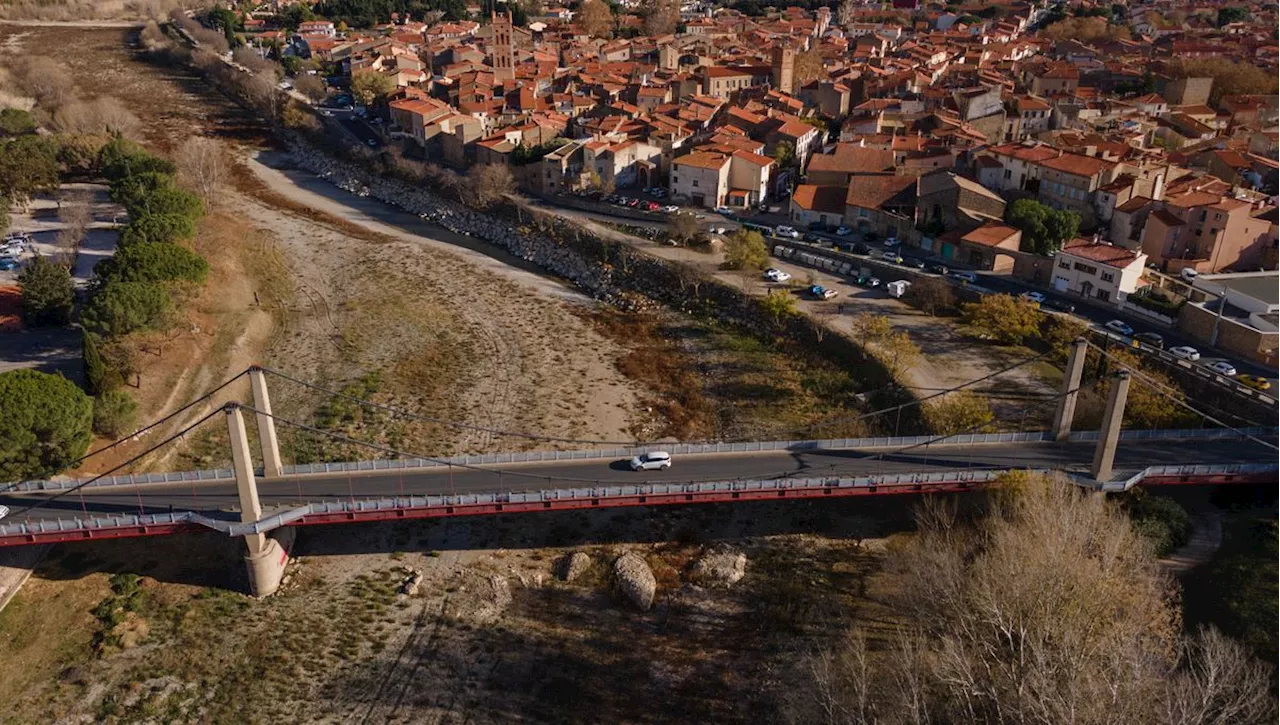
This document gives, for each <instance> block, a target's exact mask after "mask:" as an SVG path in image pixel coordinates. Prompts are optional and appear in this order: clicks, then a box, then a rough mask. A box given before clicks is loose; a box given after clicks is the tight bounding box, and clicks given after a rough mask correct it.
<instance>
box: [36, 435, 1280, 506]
mask: <svg viewBox="0 0 1280 725" xmlns="http://www.w3.org/2000/svg"><path fill="white" fill-rule="evenodd" d="M1278 432H1280V428H1266V427H1260V428H1245V429H1241V433H1244V434H1248V435H1252V436H1258V437H1264V436H1274V435H1276V434H1277V433H1278ZM1239 437H1240V433H1237V432H1236V431H1233V430H1229V429H1226V428H1191V429H1169V430H1125V431H1121V432H1120V440H1121V441H1153V440H1187V439H1194V440H1231V439H1236V438H1239ZM936 438H937V436H898V437H879V438H827V439H819V440H802V441H752V442H747V443H672V444H652V445H646V446H636V447H622V448H595V449H589V450H577V451H521V452H514V453H486V454H482V455H475V456H454V457H452V458H446V459H439V460H434V461H428V460H424V459H421V458H399V459H378V460H372V461H347V462H334V463H310V464H303V465H290V466H284V468H283V469H282V472H283V474H284V475H286V476H305V475H323V474H326V473H360V472H370V471H394V470H410V469H426V468H438V467H441V466H444V467H447V466H449V465H450V464H452V465H463V466H492V465H503V464H523V463H541V462H554V461H587V460H617V459H621V458H631V457H632V456H636V455H639V454H641V453H646V452H648V451H654V450H665V451H667V452H669V453H671V454H672V455H680V456H690V455H714V454H725V453H756V452H770V451H811V450H850V449H877V448H906V447H908V446H921V448H920V449H919V451H927V450H928V448H924V447H923V446H924V445H925V444H927V443H929V442H931V441H934V440H935V439H936ZM1051 439H1052V438H1051V434H1049V433H1048V432H1045V431H1029V432H1020V433H966V434H962V435H954V436H951V437H949V438H946V439H945V440H941V441H938V442H937V443H935V444H934V445H937V446H963V445H987V444H999V443H1041V442H1046V441H1049V440H1051ZM1096 440H1098V432H1097V431H1076V432H1073V433H1072V434H1071V437H1070V439H1069V441H1070V442H1072V443H1091V442H1094V441H1096ZM919 451H916V452H915V453H918V452H919ZM234 478H235V475H234V474H233V473H232V471H231V470H230V469H225V468H220V469H212V470H203V471H180V472H176V473H141V474H129V475H123V476H108V477H104V478H101V479H99V480H97V481H94V482H93V484H92V485H93V486H130V485H138V484H164V483H188V482H199V481H216V480H231V479H234ZM86 480H88V479H68V480H63V481H26V482H23V483H19V484H17V485H16V486H15V487H14V490H16V491H59V490H65V489H68V488H74V487H75V486H78V485H79V484H81V483H83V482H84V481H86Z"/></svg>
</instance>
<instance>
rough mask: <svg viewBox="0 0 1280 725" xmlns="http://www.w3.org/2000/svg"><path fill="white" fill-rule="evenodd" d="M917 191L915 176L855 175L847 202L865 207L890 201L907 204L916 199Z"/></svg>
mask: <svg viewBox="0 0 1280 725" xmlns="http://www.w3.org/2000/svg"><path fill="white" fill-rule="evenodd" d="M915 191H916V177H914V176H883V175H882V176H855V177H853V178H852V179H851V180H850V181H849V192H848V193H847V194H846V195H845V204H847V205H848V206H860V207H863V208H865V209H876V208H879V207H881V206H883V205H885V204H886V203H888V202H889V201H896V202H898V203H899V204H900V205H906V204H910V203H912V202H913V201H914V199H915Z"/></svg>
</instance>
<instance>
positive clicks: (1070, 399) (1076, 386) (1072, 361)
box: [1053, 337, 1089, 441]
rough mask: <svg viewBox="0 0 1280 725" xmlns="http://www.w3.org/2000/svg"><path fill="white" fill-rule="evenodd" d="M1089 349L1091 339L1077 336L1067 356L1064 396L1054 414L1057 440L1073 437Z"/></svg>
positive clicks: (1063, 384)
mask: <svg viewBox="0 0 1280 725" xmlns="http://www.w3.org/2000/svg"><path fill="white" fill-rule="evenodd" d="M1088 350H1089V341H1088V340H1086V339H1085V338H1083V337H1077V338H1076V339H1075V340H1074V341H1072V343H1071V356H1070V357H1069V358H1067V369H1066V371H1065V372H1064V374H1063V376H1062V398H1061V399H1059V400H1058V409H1057V411H1055V412H1054V414H1053V439H1054V440H1055V441H1065V440H1067V438H1069V437H1071V422H1072V420H1073V419H1074V418H1075V415H1076V399H1077V398H1078V397H1079V395H1080V378H1081V376H1082V374H1083V373H1084V360H1085V357H1086V356H1087V353H1088Z"/></svg>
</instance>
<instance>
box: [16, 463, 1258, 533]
mask: <svg viewBox="0 0 1280 725" xmlns="http://www.w3.org/2000/svg"><path fill="white" fill-rule="evenodd" d="M1009 470H1010V469H975V470H957V471H934V472H921V473H885V474H878V475H868V476H856V477H841V478H791V479H776V480H750V481H707V482H700V483H649V484H625V485H615V486H597V487H586V488H571V489H549V490H541V491H523V492H494V493H470V494H456V495H437V496H400V497H382V498H368V499H349V500H345V501H325V502H318V503H309V504H306V505H304V506H300V507H298V508H294V509H290V510H287V511H281V512H278V513H275V514H272V515H271V516H268V517H265V518H263V519H262V520H260V521H256V522H253V523H249V524H240V523H231V522H227V521H220V520H217V519H214V518H210V517H208V516H205V515H203V514H201V513H198V512H193V511H182V512H174V513H162V514H116V515H102V516H87V517H80V516H76V517H71V518H65V519H34V520H31V521H23V522H14V523H9V524H4V525H0V543H3V544H16V543H28V542H30V541H36V540H48V537H49V536H50V535H57V534H60V533H66V534H73V533H74V534H80V535H78V536H67V537H66V539H74V538H87V539H88V538H94V536H93V534H94V533H95V532H103V533H104V534H105V535H112V534H111V533H110V532H113V531H114V532H119V531H121V530H130V531H131V532H132V534H120V533H116V534H114V535H141V534H143V533H146V531H145V530H146V529H147V528H148V527H152V528H161V527H166V526H168V527H172V526H174V525H180V524H199V525H201V526H204V527H206V528H210V529H213V530H216V531H221V532H223V533H226V534H228V535H230V536H242V535H245V534H249V533H265V532H268V531H271V530H273V529H276V528H279V527H281V526H287V525H289V524H292V523H295V522H298V521H302V520H305V519H306V518H307V517H308V516H320V515H325V514H330V515H331V514H346V513H360V512H371V511H405V510H409V509H419V510H421V509H445V508H448V507H468V506H486V505H488V506H493V505H498V504H549V505H548V506H547V508H555V506H554V504H555V503H556V502H566V501H593V500H594V501H599V500H604V501H606V502H607V500H609V499H614V500H619V501H625V503H619V504H615V505H627V504H636V505H639V504H641V503H642V502H643V501H642V499H643V498H645V497H662V496H670V495H691V496H696V497H699V498H702V499H704V500H705V499H707V498H710V497H711V495H714V494H733V493H740V492H741V493H749V492H768V491H778V492H802V491H806V490H809V491H815V490H823V491H824V492H826V491H829V490H830V489H846V490H849V489H859V488H862V489H873V488H892V487H895V486H898V487H901V486H910V487H916V486H919V487H924V488H927V487H929V486H930V485H931V484H932V485H935V486H936V485H939V484H978V485H981V484H985V483H990V482H992V481H994V480H996V479H997V478H999V477H1000V476H1002V475H1004V474H1006V473H1008V472H1009ZM1018 470H1026V471H1031V472H1044V471H1047V470H1049V469H1039V468H1037V469H1018ZM1276 473H1277V466H1276V464H1275V463H1266V462H1263V463H1220V464H1187V465H1168V466H1149V467H1147V468H1144V469H1143V470H1141V471H1139V472H1138V473H1136V474H1135V475H1133V476H1131V477H1129V478H1127V479H1122V480H1117V481H1112V482H1108V483H1105V484H1097V483H1092V482H1087V481H1085V480H1083V479H1077V482H1078V483H1079V484H1080V485H1085V486H1089V487H1092V488H1094V489H1100V490H1104V491H1123V490H1127V489H1128V488H1130V487H1132V486H1134V485H1136V484H1138V483H1141V482H1142V480H1143V479H1145V478H1149V477H1171V476H1186V477H1195V476H1203V477H1209V476H1231V475H1256V474H1271V475H1275V474H1276ZM538 508H541V507H538ZM40 537H45V538H44V539H41V538H40ZM66 539H63V540H66Z"/></svg>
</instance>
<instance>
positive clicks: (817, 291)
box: [806, 284, 839, 300]
mask: <svg viewBox="0 0 1280 725" xmlns="http://www.w3.org/2000/svg"><path fill="white" fill-rule="evenodd" d="M806 292H808V293H809V296H810V297H813V298H814V299H818V300H829V299H831V298H833V297H835V296H836V295H837V294H839V293H838V292H836V291H835V290H833V289H827V288H826V287H823V286H822V285H820V284H815V285H813V286H812V287H810V288H809V289H808V290H806Z"/></svg>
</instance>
